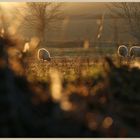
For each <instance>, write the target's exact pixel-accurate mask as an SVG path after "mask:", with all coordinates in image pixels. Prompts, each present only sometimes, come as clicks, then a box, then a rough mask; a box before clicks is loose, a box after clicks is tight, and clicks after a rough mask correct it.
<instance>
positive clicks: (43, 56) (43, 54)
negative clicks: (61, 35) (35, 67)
mask: <svg viewBox="0 0 140 140" xmlns="http://www.w3.org/2000/svg"><path fill="white" fill-rule="evenodd" d="M37 58H38V60H43V61H45V60H47V61H50V60H51V57H50V53H49V52H48V51H47V50H46V49H45V48H40V49H38V52H37Z"/></svg>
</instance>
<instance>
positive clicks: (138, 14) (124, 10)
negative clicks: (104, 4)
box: [108, 2, 140, 41]
mask: <svg viewBox="0 0 140 140" xmlns="http://www.w3.org/2000/svg"><path fill="white" fill-rule="evenodd" d="M108 7H109V9H110V11H111V13H112V14H113V15H115V16H117V17H121V18H124V20H125V22H126V26H127V27H128V29H129V30H128V31H129V33H130V34H131V35H132V36H133V37H135V38H136V39H137V40H138V41H140V3H136V2H121V3H111V4H110V5H109V6H108Z"/></svg>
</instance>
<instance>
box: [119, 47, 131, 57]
mask: <svg viewBox="0 0 140 140" xmlns="http://www.w3.org/2000/svg"><path fill="white" fill-rule="evenodd" d="M118 56H119V57H121V58H127V57H128V56H129V53H128V48H127V47H126V46H125V45H120V46H119V47H118Z"/></svg>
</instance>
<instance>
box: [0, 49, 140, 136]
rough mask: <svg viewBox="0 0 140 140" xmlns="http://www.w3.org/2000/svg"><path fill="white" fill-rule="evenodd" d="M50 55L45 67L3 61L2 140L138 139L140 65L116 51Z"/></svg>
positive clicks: (33, 59) (30, 59)
mask: <svg viewBox="0 0 140 140" xmlns="http://www.w3.org/2000/svg"><path fill="white" fill-rule="evenodd" d="M48 50H49V51H50V53H51V56H52V60H51V61H49V62H48V61H39V60H37V58H36V55H35V57H33V56H32V55H31V56H30V57H29V56H27V57H26V59H25V61H24V60H23V59H22V58H21V59H17V58H14V59H12V58H11V59H8V63H7V65H2V64H3V63H2V62H3V61H2V62H1V65H0V66H1V67H0V74H1V79H0V80H1V86H0V93H1V99H2V100H0V105H1V106H2V109H1V110H0V113H1V115H2V118H1V119H0V120H1V121H2V125H1V126H0V128H1V130H2V131H0V136H4V137H7V136H9V137H10V136H12V137H16V136H19V137H139V136H140V134H139V129H140V125H139V124H140V120H139V118H140V113H139V110H140V104H139V102H140V86H139V79H140V69H139V66H140V64H139V61H135V60H133V61H130V62H127V61H126V60H122V61H120V60H119V59H118V58H117V57H116V51H115V49H114V48H101V49H99V48H96V49H94V48H90V49H83V48H76V49H74V48H69V49H68V48H48ZM106 55H107V57H106ZM23 61H24V62H23ZM21 62H22V63H21ZM134 62H135V63H134ZM3 93H4V94H3ZM3 101H4V102H3ZM3 116H4V117H3Z"/></svg>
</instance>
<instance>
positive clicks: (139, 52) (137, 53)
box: [129, 46, 140, 58]
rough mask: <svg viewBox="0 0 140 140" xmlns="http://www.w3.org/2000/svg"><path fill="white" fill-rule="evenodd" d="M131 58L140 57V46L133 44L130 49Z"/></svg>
mask: <svg viewBox="0 0 140 140" xmlns="http://www.w3.org/2000/svg"><path fill="white" fill-rule="evenodd" d="M129 56H130V58H136V57H140V46H132V47H131V48H130V49H129Z"/></svg>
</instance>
